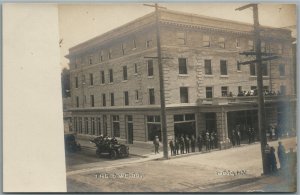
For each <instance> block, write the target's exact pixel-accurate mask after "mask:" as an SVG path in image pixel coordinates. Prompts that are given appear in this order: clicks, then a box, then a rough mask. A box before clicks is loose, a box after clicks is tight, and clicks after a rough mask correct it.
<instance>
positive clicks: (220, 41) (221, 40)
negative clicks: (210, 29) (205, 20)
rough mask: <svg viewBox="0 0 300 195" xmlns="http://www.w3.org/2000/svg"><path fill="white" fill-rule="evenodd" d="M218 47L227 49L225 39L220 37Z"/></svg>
mask: <svg viewBox="0 0 300 195" xmlns="http://www.w3.org/2000/svg"><path fill="white" fill-rule="evenodd" d="M218 45H219V47H220V48H225V38H224V37H219V41H218Z"/></svg>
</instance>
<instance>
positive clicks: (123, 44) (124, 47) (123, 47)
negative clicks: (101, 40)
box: [121, 43, 126, 55]
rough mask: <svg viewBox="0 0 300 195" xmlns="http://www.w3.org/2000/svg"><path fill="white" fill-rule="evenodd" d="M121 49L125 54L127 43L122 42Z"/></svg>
mask: <svg viewBox="0 0 300 195" xmlns="http://www.w3.org/2000/svg"><path fill="white" fill-rule="evenodd" d="M121 49H122V54H123V55H124V54H125V49H126V45H125V43H122V45H121Z"/></svg>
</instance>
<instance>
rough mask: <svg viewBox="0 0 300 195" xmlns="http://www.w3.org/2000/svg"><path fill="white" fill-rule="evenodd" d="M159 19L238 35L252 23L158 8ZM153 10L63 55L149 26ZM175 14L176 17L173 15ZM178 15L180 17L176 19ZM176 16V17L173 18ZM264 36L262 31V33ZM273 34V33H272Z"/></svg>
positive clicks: (191, 27)
mask: <svg viewBox="0 0 300 195" xmlns="http://www.w3.org/2000/svg"><path fill="white" fill-rule="evenodd" d="M160 12H161V14H160V15H161V19H160V23H161V24H163V25H165V26H169V25H172V26H177V27H184V28H190V29H199V30H206V31H213V32H223V33H235V34H238V35H247V36H249V35H252V31H253V25H252V24H249V23H243V22H237V21H232V20H225V19H220V18H213V17H208V16H201V15H196V14H190V13H183V12H178V11H171V10H160ZM154 16H155V15H154V12H152V13H150V14H147V15H145V16H142V17H140V18H138V19H136V20H133V21H131V22H129V23H127V24H124V25H122V26H120V27H118V28H115V29H113V30H111V31H108V32H106V33H104V34H102V35H99V36H97V37H95V38H92V39H90V40H88V41H85V42H83V43H80V44H78V45H76V46H74V47H72V48H70V49H69V51H70V53H69V54H68V55H66V56H65V57H67V58H70V57H71V56H72V55H76V54H78V53H81V52H82V51H84V50H89V49H92V48H94V47H95V46H99V44H101V45H103V46H104V45H105V44H108V43H109V42H111V41H113V40H116V39H120V38H122V37H124V36H128V35H129V34H130V33H133V32H138V31H141V30H143V29H144V28H147V27H151V26H153V25H154V24H155V17H154ZM174 16H177V17H174ZM178 16H180V17H181V18H180V19H178ZM174 18H176V19H174ZM261 28H262V29H263V32H264V31H266V32H267V33H266V35H267V36H270V33H269V31H271V32H272V33H274V32H275V33H277V32H285V33H290V32H291V31H290V30H288V29H281V28H274V27H267V26H261ZM262 36H264V33H262ZM273 36H274V35H273ZM277 38H278V37H277Z"/></svg>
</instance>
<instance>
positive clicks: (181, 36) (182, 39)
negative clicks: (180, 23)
mask: <svg viewBox="0 0 300 195" xmlns="http://www.w3.org/2000/svg"><path fill="white" fill-rule="evenodd" d="M176 35H177V43H178V44H180V45H185V44H186V34H185V32H177V33H176Z"/></svg>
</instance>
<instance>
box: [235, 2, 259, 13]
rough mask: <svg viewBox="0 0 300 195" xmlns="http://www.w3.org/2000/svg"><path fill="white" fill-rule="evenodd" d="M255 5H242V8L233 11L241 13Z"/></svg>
mask: <svg viewBox="0 0 300 195" xmlns="http://www.w3.org/2000/svg"><path fill="white" fill-rule="evenodd" d="M254 5H255V4H248V5H244V6H242V7H239V8H236V9H235V11H242V10H244V9H247V8H249V7H253V6H254Z"/></svg>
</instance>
